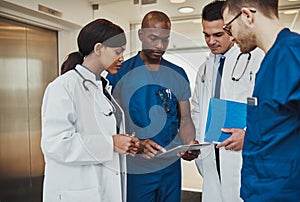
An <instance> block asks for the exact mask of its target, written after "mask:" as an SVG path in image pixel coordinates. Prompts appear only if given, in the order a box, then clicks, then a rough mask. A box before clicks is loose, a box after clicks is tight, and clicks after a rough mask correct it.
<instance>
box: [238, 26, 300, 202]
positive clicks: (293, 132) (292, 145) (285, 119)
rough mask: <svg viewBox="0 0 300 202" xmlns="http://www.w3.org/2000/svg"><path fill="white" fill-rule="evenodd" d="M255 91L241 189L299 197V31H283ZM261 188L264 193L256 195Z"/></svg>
mask: <svg viewBox="0 0 300 202" xmlns="http://www.w3.org/2000/svg"><path fill="white" fill-rule="evenodd" d="M253 97H256V98H257V100H258V105H257V106H249V105H248V111H247V124H248V125H247V132H246V135H245V142H244V147H243V168H242V189H241V195H242V197H243V198H244V199H247V198H250V197H252V199H253V201H254V200H256V199H257V200H258V201H268V197H270V198H271V197H274V196H271V195H272V194H273V195H274V191H275V192H276V190H278V192H277V193H276V197H277V200H278V199H280V195H285V197H287V198H286V199H290V201H297V200H298V201H299V200H300V35H299V34H296V33H293V32H290V30H289V29H283V30H282V31H281V32H280V33H279V35H278V36H277V39H276V41H275V43H274V45H273V46H272V48H271V49H270V50H269V51H268V52H267V54H266V56H265V58H264V60H263V61H262V64H261V67H260V70H259V72H258V73H257V76H256V82H255V87H254V91H253ZM249 185H250V186H249ZM260 194H262V196H264V197H266V198H259V197H258V198H255V196H256V195H257V196H258V195H260ZM289 194H290V195H289ZM268 195H269V196H268ZM287 195H289V196H287ZM288 197H291V198H288ZM270 198H269V199H270ZM269 201H270V200H269ZM273 201H274V200H273ZM278 201H281V200H278ZM287 201H289V200H287Z"/></svg>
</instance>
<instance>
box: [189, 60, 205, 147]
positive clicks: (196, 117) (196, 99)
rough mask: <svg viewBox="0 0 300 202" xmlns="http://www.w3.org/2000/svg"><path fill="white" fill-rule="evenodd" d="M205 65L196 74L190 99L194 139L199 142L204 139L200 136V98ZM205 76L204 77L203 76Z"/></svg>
mask: <svg viewBox="0 0 300 202" xmlns="http://www.w3.org/2000/svg"><path fill="white" fill-rule="evenodd" d="M204 69H205V63H203V64H202V65H201V66H200V68H199V70H198V72H197V77H196V82H195V89H194V92H193V96H192V99H191V106H192V107H191V113H192V119H193V122H194V125H195V129H196V139H197V140H198V141H200V142H203V141H204V137H203V134H201V133H202V132H201V131H203V129H201V128H202V127H204V125H203V123H202V121H201V120H202V118H201V116H203V114H202V113H203V112H202V111H203V110H202V109H201V107H202V105H201V102H202V101H201V99H203V98H202V94H203V93H202V92H201V91H202V88H203V87H202V85H203V79H204V78H203V74H204V72H205V70H204ZM204 76H205V75H204Z"/></svg>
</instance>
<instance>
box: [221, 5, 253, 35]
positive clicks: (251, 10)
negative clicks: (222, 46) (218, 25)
mask: <svg viewBox="0 0 300 202" xmlns="http://www.w3.org/2000/svg"><path fill="white" fill-rule="evenodd" d="M249 10H250V12H251V13H256V10H254V9H249ZM241 15H242V11H240V12H239V13H238V14H237V15H236V16H235V17H234V18H232V20H230V21H229V22H228V23H226V24H224V25H223V30H224V32H226V33H227V34H228V35H229V36H232V33H231V30H230V27H229V25H230V24H231V23H232V22H233V21H235V20H236V19H237V18H238V17H240V16H241Z"/></svg>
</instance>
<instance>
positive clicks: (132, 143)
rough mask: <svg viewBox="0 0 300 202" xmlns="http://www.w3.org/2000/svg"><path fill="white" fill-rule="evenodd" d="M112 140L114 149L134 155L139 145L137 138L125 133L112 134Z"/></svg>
mask: <svg viewBox="0 0 300 202" xmlns="http://www.w3.org/2000/svg"><path fill="white" fill-rule="evenodd" d="M113 141H114V151H115V152H117V153H120V154H130V155H131V156H135V154H136V153H137V151H138V148H139V146H140V141H139V139H138V138H136V137H133V136H130V135H125V134H116V135H114V136H113Z"/></svg>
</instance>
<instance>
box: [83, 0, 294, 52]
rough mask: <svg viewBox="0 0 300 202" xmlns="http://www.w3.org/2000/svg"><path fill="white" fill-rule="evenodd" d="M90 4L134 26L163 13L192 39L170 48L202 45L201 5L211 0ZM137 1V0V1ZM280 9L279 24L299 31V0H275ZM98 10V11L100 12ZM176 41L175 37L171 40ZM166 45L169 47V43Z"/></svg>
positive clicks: (102, 0)
mask: <svg viewBox="0 0 300 202" xmlns="http://www.w3.org/2000/svg"><path fill="white" fill-rule="evenodd" d="M88 1H90V2H91V3H92V4H94V3H97V4H99V6H100V11H99V12H100V13H102V14H103V13H104V14H103V15H105V14H107V13H109V14H110V15H111V16H114V17H115V18H118V19H122V20H123V21H127V22H129V23H130V24H131V25H136V27H135V28H138V26H139V23H140V21H141V19H142V17H143V16H144V15H145V14H146V13H147V12H149V11H151V10H160V11H163V12H165V13H166V14H167V15H168V16H169V17H170V18H171V20H172V31H173V32H176V33H177V36H178V37H179V38H182V37H181V36H179V35H183V36H185V37H186V38H188V39H189V41H192V42H191V43H193V45H183V44H184V43H183V41H186V40H177V41H180V42H178V43H177V44H176V43H175V42H174V44H170V45H171V47H174V48H178V47H179V46H178V44H181V46H188V47H191V46H201V47H205V46H206V45H205V42H204V40H203V37H202V27H201V24H200V23H201V20H200V17H201V11H202V8H203V7H204V6H205V5H206V4H208V3H209V2H211V1H212V0H186V1H185V3H181V4H174V3H170V1H169V0H157V3H154V4H147V5H141V4H134V3H133V2H134V0H96V1H95V0H93V1H92V0H88ZM139 2H141V0H139ZM182 6H192V7H194V8H195V10H194V12H192V13H189V14H182V13H179V11H178V8H179V7H182ZM279 8H280V20H281V21H282V23H283V24H284V25H285V26H286V27H289V28H291V29H293V30H295V31H298V32H300V16H298V14H299V12H300V11H299V10H300V0H298V1H297V0H293V1H289V0H279ZM101 9H102V11H101ZM295 9H296V11H297V10H298V12H296V13H295V12H294V13H292V14H284V11H287V10H289V11H291V10H295ZM175 41H176V40H175ZM169 47H170V46H169Z"/></svg>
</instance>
